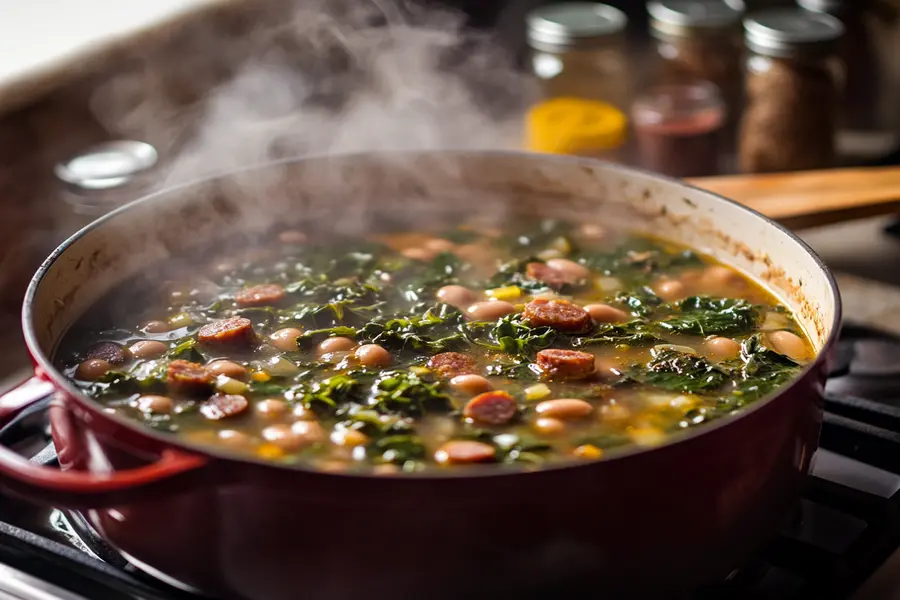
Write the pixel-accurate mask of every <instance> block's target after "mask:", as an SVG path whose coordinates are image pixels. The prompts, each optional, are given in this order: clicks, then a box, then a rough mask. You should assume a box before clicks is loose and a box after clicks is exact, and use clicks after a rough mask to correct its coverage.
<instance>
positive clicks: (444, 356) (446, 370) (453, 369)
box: [428, 352, 477, 379]
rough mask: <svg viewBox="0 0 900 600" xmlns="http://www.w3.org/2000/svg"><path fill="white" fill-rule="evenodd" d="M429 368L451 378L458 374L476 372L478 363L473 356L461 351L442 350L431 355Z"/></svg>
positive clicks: (446, 377)
mask: <svg viewBox="0 0 900 600" xmlns="http://www.w3.org/2000/svg"><path fill="white" fill-rule="evenodd" d="M428 368H429V369H431V370H432V371H436V372H437V374H438V375H439V376H441V377H443V378H445V379H451V378H453V377H456V376H457V375H468V374H469V373H474V372H475V370H476V368H477V365H476V364H475V359H473V358H472V357H471V356H466V355H465V354H461V353H459V352H442V353H440V354H435V355H434V356H432V357H431V360H429V361H428Z"/></svg>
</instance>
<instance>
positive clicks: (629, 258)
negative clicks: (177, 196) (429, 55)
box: [57, 221, 814, 473]
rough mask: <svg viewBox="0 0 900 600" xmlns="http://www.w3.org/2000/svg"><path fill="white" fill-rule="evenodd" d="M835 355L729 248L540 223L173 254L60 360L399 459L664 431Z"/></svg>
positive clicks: (128, 406)
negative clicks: (724, 259) (704, 249)
mask: <svg viewBox="0 0 900 600" xmlns="http://www.w3.org/2000/svg"><path fill="white" fill-rule="evenodd" d="M196 265H204V266H203V267H198V266H196ZM813 355H814V351H813V348H812V346H811V344H810V343H809V341H808V340H807V338H806V337H805V335H804V333H803V332H802V331H801V329H800V328H799V327H798V326H797V324H796V323H795V321H794V319H793V317H792V315H791V314H790V311H789V310H788V309H787V308H786V307H784V306H783V305H781V304H780V303H779V302H778V301H777V300H776V299H775V298H774V297H773V296H772V295H770V294H769V293H768V292H767V291H765V290H764V289H763V288H761V287H760V286H758V285H757V284H756V283H754V282H753V281H751V280H749V279H748V278H746V277H744V276H743V275H742V274H740V273H739V272H737V271H735V270H733V269H731V268H729V267H726V266H724V265H721V264H719V263H716V262H715V261H714V260H712V259H711V258H709V257H707V256H704V255H701V254H700V253H697V252H694V251H692V250H690V249H688V248H684V247H680V246H677V245H674V244H670V243H668V242H665V241H662V240H657V239H650V238H646V237H641V236H634V235H630V234H628V233H627V232H619V231H610V230H607V229H604V228H603V227H600V226H597V225H593V224H575V223H565V222H559V221H531V222H527V221H523V222H521V223H516V224H512V225H510V227H509V229H508V230H507V231H504V232H500V231H495V230H490V229H485V228H479V227H478V226H477V225H466V224H463V225H460V226H458V227H455V228H451V229H446V230H442V231H434V232H423V233H418V232H415V233H411V232H408V231H393V232H387V233H383V234H377V235H372V236H370V237H369V238H368V239H361V238H347V239H339V240H334V239H330V240H329V239H326V237H324V236H322V237H318V238H317V237H316V236H315V234H312V233H310V232H304V231H302V230H284V231H281V232H277V233H273V234H272V235H271V236H267V237H265V238H261V239H256V240H249V241H247V244H246V247H245V249H244V250H242V251H241V252H232V253H230V255H229V256H228V257H223V256H216V255H215V252H211V253H209V255H208V256H206V255H204V256H194V257H190V258H189V259H188V258H186V259H184V260H180V261H171V262H169V263H167V264H166V265H161V266H159V267H156V268H153V269H149V270H148V271H147V272H145V273H144V274H143V275H142V276H141V277H139V278H137V279H135V280H132V281H129V282H128V283H127V284H125V285H122V286H120V287H119V288H117V289H116V290H115V291H114V292H113V293H111V294H110V295H109V296H108V298H106V299H105V300H104V301H103V302H101V303H98V305H97V306H96V307H95V308H94V309H93V310H91V311H90V312H89V313H88V314H87V315H85V316H84V318H83V319H82V320H81V322H80V323H79V324H78V325H77V326H76V327H74V328H73V329H72V331H70V332H69V333H68V334H67V336H66V338H65V339H64V341H63V344H62V345H61V348H60V351H59V352H58V353H57V360H58V363H59V365H60V366H61V368H63V369H64V371H65V373H66V374H67V375H68V376H69V377H70V378H72V379H73V381H75V383H76V384H77V385H78V386H80V387H81V388H83V389H84V391H85V392H86V393H87V394H89V395H90V396H92V397H93V398H95V399H96V400H97V401H98V402H100V403H102V404H103V405H105V406H106V407H107V410H109V411H111V412H114V413H117V414H121V415H124V416H127V417H129V418H133V419H137V420H139V421H141V422H142V423H144V424H145V425H146V426H148V427H152V428H154V429H156V430H159V431H163V432H167V433H169V434H171V435H175V436H180V437H183V438H184V439H187V440H190V441H193V442H197V443H202V444H206V445H212V446H216V447H218V448H219V449H221V450H224V451H227V452H231V453H237V454H240V455H247V456H253V457H256V458H260V459H264V460H270V461H277V462H280V463H302V464H308V465H312V466H315V467H317V468H321V469H327V470H339V471H369V472H371V471H374V472H377V473H392V472H416V471H420V470H423V469H439V468H447V467H455V466H462V465H469V464H476V463H494V464H498V465H507V466H512V467H516V466H518V467H523V468H539V467H540V466H541V465H545V464H553V463H556V462H559V461H564V460H567V461H571V460H602V459H603V458H604V456H608V455H609V454H610V453H611V452H613V451H615V450H616V449H618V448H624V447H629V446H644V447H646V446H653V445H657V444H660V443H663V442H665V441H666V439H667V437H668V436H669V435H670V434H672V433H673V432H676V431H680V430H683V429H687V428H691V427H696V426H703V425H704V424H705V423H707V422H710V421H712V420H715V419H716V418H718V417H721V416H722V415H726V414H730V413H732V412H734V411H739V410H740V409H741V408H742V407H744V406H746V405H747V404H749V403H751V402H754V401H756V400H758V399H760V398H761V397H763V396H765V395H767V394H769V393H771V392H772V391H773V390H775V389H776V388H778V387H779V386H781V385H783V384H784V383H786V382H787V381H789V380H790V379H792V378H793V377H794V375H795V374H796V373H797V372H798V371H799V370H800V368H801V367H802V365H803V364H805V363H806V362H808V361H809V360H810V359H812V358H813Z"/></svg>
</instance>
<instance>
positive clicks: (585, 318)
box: [525, 298, 591, 332]
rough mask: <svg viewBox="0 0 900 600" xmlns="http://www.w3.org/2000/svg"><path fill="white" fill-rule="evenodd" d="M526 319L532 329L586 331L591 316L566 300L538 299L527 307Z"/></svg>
mask: <svg viewBox="0 0 900 600" xmlns="http://www.w3.org/2000/svg"><path fill="white" fill-rule="evenodd" d="M525 319H526V320H527V321H528V324H529V325H531V326H532V327H552V328H553V329H556V330H559V331H569V332H577V331H585V330H586V329H588V328H589V327H590V326H591V315H590V314H588V312H587V311H586V310H584V309H583V308H581V307H580V306H577V305H575V304H572V303H571V302H568V301H566V300H556V299H554V300H549V299H547V298H536V299H534V300H532V301H531V302H529V303H528V304H526V305H525Z"/></svg>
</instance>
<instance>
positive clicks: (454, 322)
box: [356, 306, 466, 353]
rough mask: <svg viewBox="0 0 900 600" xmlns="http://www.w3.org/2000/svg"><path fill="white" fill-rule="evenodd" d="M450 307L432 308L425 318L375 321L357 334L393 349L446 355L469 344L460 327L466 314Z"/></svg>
mask: <svg viewBox="0 0 900 600" xmlns="http://www.w3.org/2000/svg"><path fill="white" fill-rule="evenodd" d="M448 309H449V307H446V306H443V307H435V308H431V309H428V310H427V311H426V312H425V314H424V315H421V316H418V315H412V316H408V317H397V318H390V319H386V320H385V319H375V320H372V321H370V322H369V323H367V324H366V325H365V326H364V327H362V328H361V329H359V331H357V332H356V336H358V337H359V338H360V339H362V340H365V341H368V342H370V343H373V344H380V345H381V346H384V347H385V348H389V349H396V350H401V349H414V350H420V351H427V352H431V353H435V352H445V351H447V350H452V349H457V348H460V347H462V346H465V345H466V337H465V336H464V335H463V333H462V332H461V331H460V329H459V327H460V325H461V324H462V323H463V318H462V315H461V314H460V313H459V312H457V311H452V310H448Z"/></svg>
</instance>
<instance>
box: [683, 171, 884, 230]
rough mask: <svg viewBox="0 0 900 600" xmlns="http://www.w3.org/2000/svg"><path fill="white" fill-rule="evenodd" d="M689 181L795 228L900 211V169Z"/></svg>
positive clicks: (780, 174)
mask: <svg viewBox="0 0 900 600" xmlns="http://www.w3.org/2000/svg"><path fill="white" fill-rule="evenodd" d="M688 183H691V184H693V185H696V186H697V187H701V188H704V189H707V190H710V191H712V192H715V193H717V194H720V195H722V196H725V197H726V198H731V199H732V200H736V201H738V202H740V203H742V204H745V205H747V206H749V207H750V208H753V209H755V210H758V211H759V212H761V213H763V214H764V215H766V216H768V217H770V218H772V219H774V220H776V221H778V222H780V223H782V224H784V225H786V226H788V227H791V228H793V229H801V228H804V227H815V226H818V225H827V224H829V223H837V222H840V221H849V220H852V219H860V218H864V217H872V216H877V215H883V214H890V213H894V212H900V167H860V168H850V169H831V170H826V171H800V172H796V173H773V174H768V175H723V176H718V177H697V178H694V179H689V180H688Z"/></svg>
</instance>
